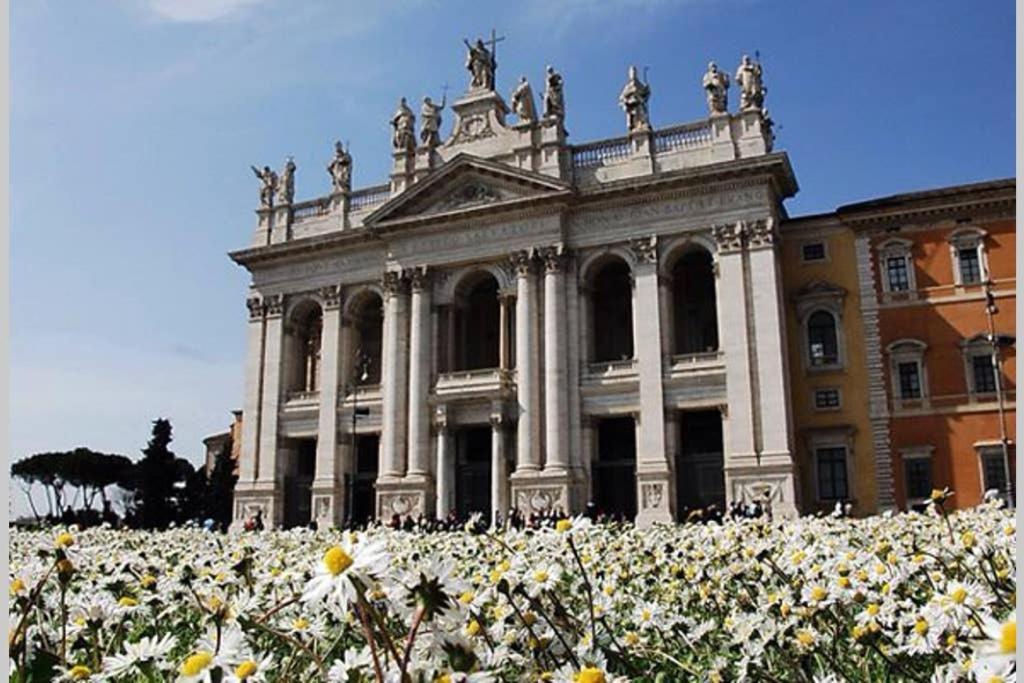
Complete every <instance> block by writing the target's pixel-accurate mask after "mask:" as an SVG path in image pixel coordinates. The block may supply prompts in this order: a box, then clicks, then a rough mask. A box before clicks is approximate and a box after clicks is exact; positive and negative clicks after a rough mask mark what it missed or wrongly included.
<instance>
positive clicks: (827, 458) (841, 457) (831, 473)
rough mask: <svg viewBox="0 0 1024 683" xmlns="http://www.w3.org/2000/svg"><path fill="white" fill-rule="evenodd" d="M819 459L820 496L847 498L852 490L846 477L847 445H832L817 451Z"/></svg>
mask: <svg viewBox="0 0 1024 683" xmlns="http://www.w3.org/2000/svg"><path fill="white" fill-rule="evenodd" d="M815 456H816V457H817V460H818V498H819V499H821V500H845V499H847V498H849V495H850V491H849V485H848V483H847V479H846V447H845V446H832V447H828V448H819V449H817V450H816V451H815Z"/></svg>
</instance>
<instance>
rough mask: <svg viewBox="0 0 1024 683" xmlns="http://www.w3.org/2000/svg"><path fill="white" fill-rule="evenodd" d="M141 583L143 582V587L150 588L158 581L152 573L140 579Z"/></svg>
mask: <svg viewBox="0 0 1024 683" xmlns="http://www.w3.org/2000/svg"><path fill="white" fill-rule="evenodd" d="M139 583H140V584H142V587H143V588H149V587H150V586H152V585H153V584H154V583H156V577H155V576H153V575H152V574H146V575H145V576H143V577H142V578H141V579H139Z"/></svg>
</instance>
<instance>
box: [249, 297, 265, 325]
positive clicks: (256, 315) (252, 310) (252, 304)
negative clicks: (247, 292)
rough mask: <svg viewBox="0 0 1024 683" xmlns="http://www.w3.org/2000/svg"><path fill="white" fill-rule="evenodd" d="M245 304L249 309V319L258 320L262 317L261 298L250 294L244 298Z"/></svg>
mask: <svg viewBox="0 0 1024 683" xmlns="http://www.w3.org/2000/svg"><path fill="white" fill-rule="evenodd" d="M245 305H246V307H247V308H248V309H249V320H259V319H260V318H262V317H263V299H261V298H259V297H258V296H251V297H249V298H248V299H246V300H245Z"/></svg>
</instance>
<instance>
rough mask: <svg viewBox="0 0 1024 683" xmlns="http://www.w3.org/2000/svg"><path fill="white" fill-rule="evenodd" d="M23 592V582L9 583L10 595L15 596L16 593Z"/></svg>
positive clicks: (18, 580) (17, 580) (19, 580)
mask: <svg viewBox="0 0 1024 683" xmlns="http://www.w3.org/2000/svg"><path fill="white" fill-rule="evenodd" d="M23 590H25V582H24V581H22V580H21V579H14V581H11V595H17V594H18V593H20V592H22V591H23Z"/></svg>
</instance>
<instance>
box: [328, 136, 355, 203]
mask: <svg viewBox="0 0 1024 683" xmlns="http://www.w3.org/2000/svg"><path fill="white" fill-rule="evenodd" d="M327 172H328V173H329V174H330V175H331V190H332V191H333V192H348V191H349V190H351V189H352V155H351V154H349V153H348V150H347V149H345V148H344V147H343V146H342V144H341V141H340V140H339V141H337V142H335V143H334V158H333V159H331V163H329V164H327Z"/></svg>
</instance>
